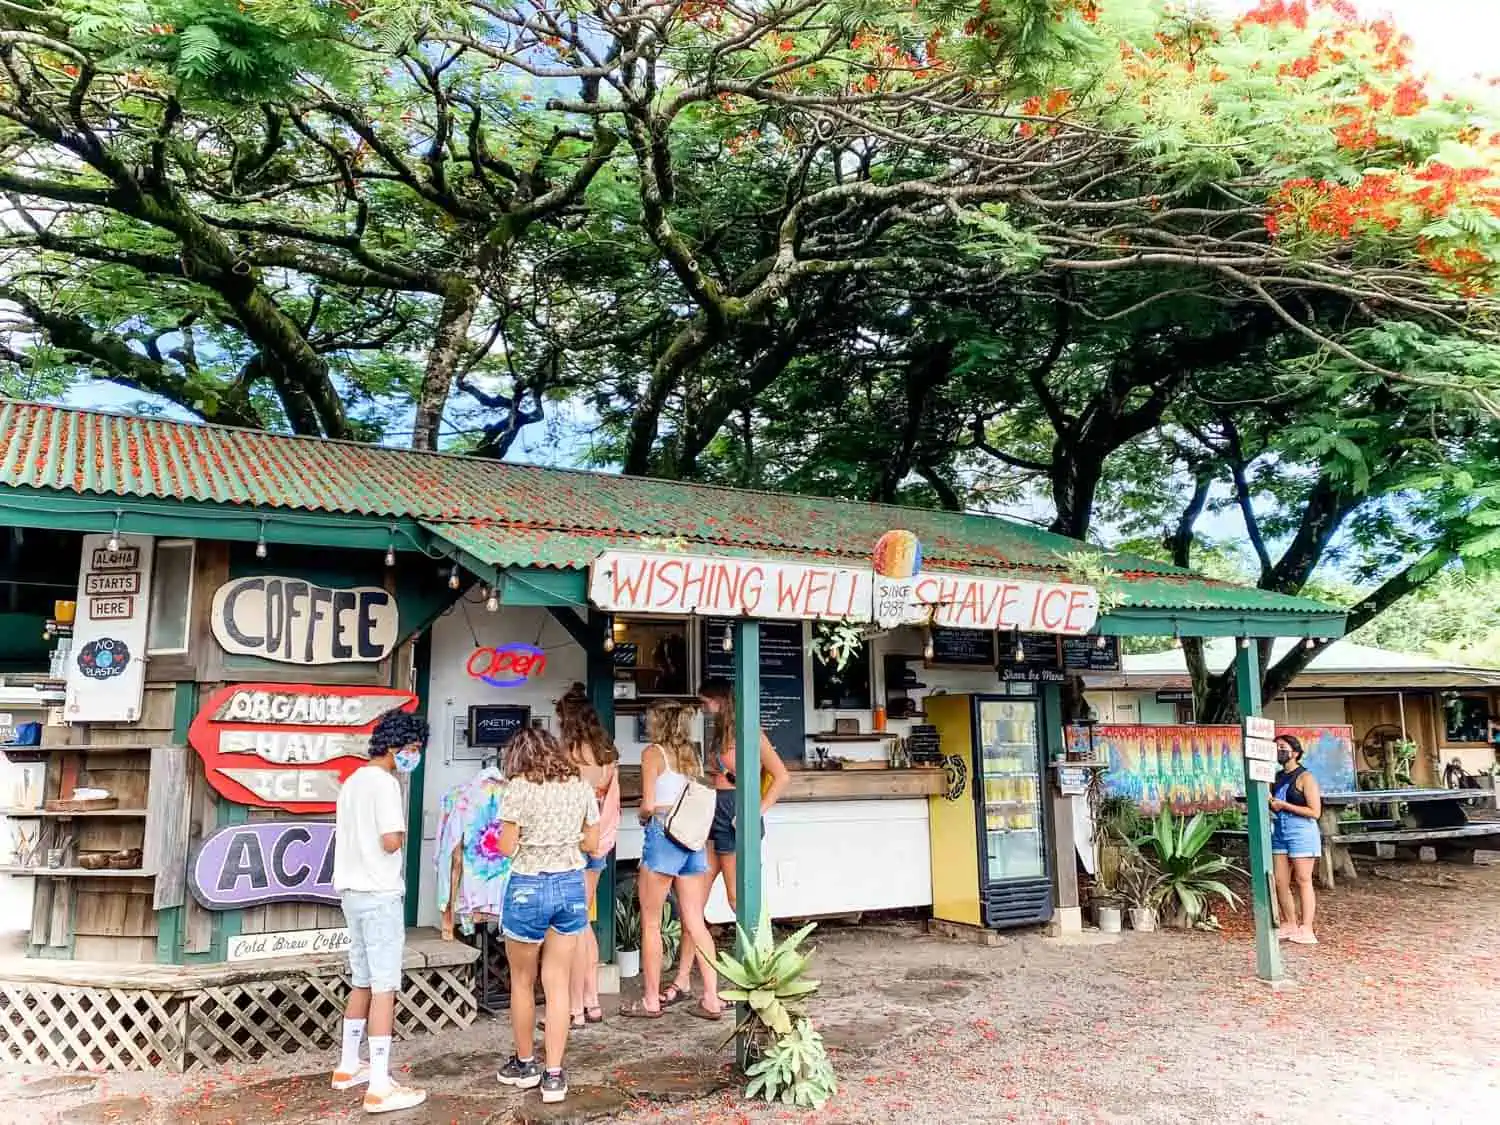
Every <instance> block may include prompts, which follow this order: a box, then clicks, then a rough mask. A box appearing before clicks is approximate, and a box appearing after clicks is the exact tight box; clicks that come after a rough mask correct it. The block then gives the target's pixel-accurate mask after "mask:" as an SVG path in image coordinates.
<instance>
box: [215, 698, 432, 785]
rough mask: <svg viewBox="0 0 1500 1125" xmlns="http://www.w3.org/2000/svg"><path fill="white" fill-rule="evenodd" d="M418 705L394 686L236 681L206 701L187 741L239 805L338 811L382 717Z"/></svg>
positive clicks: (217, 781)
mask: <svg viewBox="0 0 1500 1125" xmlns="http://www.w3.org/2000/svg"><path fill="white" fill-rule="evenodd" d="M416 707H417V697H416V696H414V695H412V694H411V693H410V692H405V691H393V690H391V689H389V688H377V687H312V686H307V685H300V684H233V685H231V686H230V687H226V688H220V689H219V690H218V691H215V692H214V693H212V694H211V695H210V696H209V697H208V698H207V699H206V700H205V701H204V704H203V708H202V710H201V711H200V712H199V713H198V717H197V718H196V719H195V720H194V721H193V725H192V726H191V727H189V728H188V742H189V743H191V744H192V747H193V749H194V750H196V751H197V752H198V754H199V756H200V757H201V758H202V759H203V770H204V775H205V776H206V777H207V779H208V783H209V785H210V786H212V787H213V788H214V790H215V791H216V792H218V793H220V794H222V795H223V796H225V797H227V798H228V799H229V800H231V801H234V802H235V803H236V804H241V805H260V806H264V807H271V808H280V809H287V810H289V811H291V812H300V813H314V812H332V811H333V805H334V802H335V801H336V800H337V799H338V794H339V786H340V785H342V784H343V782H344V778H346V777H348V776H349V775H350V774H351V773H353V772H354V771H355V770H356V769H358V768H359V767H360V766H361V765H362V764H363V763H364V762H365V760H366V759H367V757H368V754H369V748H370V732H371V731H372V730H373V729H374V727H375V723H376V721H377V720H378V719H379V718H380V716H381V715H383V714H384V713H385V712H387V711H391V710H396V709H400V710H403V711H414V710H416Z"/></svg>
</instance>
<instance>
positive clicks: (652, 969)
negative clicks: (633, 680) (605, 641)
mask: <svg viewBox="0 0 1500 1125" xmlns="http://www.w3.org/2000/svg"><path fill="white" fill-rule="evenodd" d="M691 717H692V709H691V708H690V707H687V706H685V705H684V704H681V703H674V702H671V701H669V700H662V701H660V702H657V703H653V704H652V705H651V709H650V710H649V711H647V712H646V734H647V736H648V737H649V738H650V740H651V744H650V745H649V746H647V747H646V749H645V752H644V753H643V754H642V755H641V812H640V817H641V823H642V824H643V825H645V827H646V840H645V845H644V847H643V849H642V851H641V866H640V870H639V871H638V872H637V874H636V890H637V892H638V893H639V895H640V900H641V975H642V977H643V978H644V980H643V988H642V992H641V999H640V1001H639V1002H638V1003H635V1004H627V1005H625V1006H624V1007H622V1008H621V1009H620V1014H621V1015H622V1016H627V1017H630V1018H633V1019H650V1020H655V1019H660V1018H661V1014H662V1011H661V971H662V943H661V911H662V907H663V905H665V903H666V901H667V894H668V892H670V891H671V890H673V888H674V887H675V889H676V891H677V909H678V911H679V912H680V913H681V915H682V929H683V933H684V934H686V935H687V936H688V937H690V938H691V939H692V942H693V950H694V952H695V953H696V955H697V957H698V965H699V968H700V969H701V970H702V972H703V999H702V1000H701V1001H700V1002H699V1003H698V1004H696V1005H694V1006H693V1007H692V1008H690V1009H689V1010H688V1011H689V1014H690V1015H694V1016H697V1017H698V1018H699V1019H705V1020H717V1019H720V1018H722V1016H723V1015H724V1002H723V1001H722V1000H720V999H719V982H718V973H717V972H716V971H715V969H714V956H715V953H714V939H713V936H712V935H711V934H710V933H709V932H708V923H707V922H706V921H705V920H704V918H703V910H704V907H705V906H706V905H707V902H708V880H707V879H706V878H705V873H706V872H707V871H708V856H707V855H706V854H705V852H704V851H703V849H702V848H700V849H698V850H697V851H689V850H688V849H687V848H684V847H683V846H682V845H681V844H679V843H677V842H676V841H675V840H673V839H672V838H671V837H670V836H668V835H667V833H666V830H665V829H664V828H663V827H662V822H661V818H662V817H663V816H665V815H666V814H667V813H668V812H670V811H671V809H672V806H673V805H674V804H676V803H677V798H678V797H680V796H682V791H683V790H684V789H685V788H687V783H688V780H689V779H690V778H695V777H699V776H701V775H702V773H703V764H702V762H701V761H700V760H699V758H698V751H697V749H696V748H695V747H694V746H693V742H692V738H691V737H690V735H689V726H688V724H689V721H690V720H691Z"/></svg>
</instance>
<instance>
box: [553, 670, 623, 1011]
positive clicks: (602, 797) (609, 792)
mask: <svg viewBox="0 0 1500 1125" xmlns="http://www.w3.org/2000/svg"><path fill="white" fill-rule="evenodd" d="M557 718H558V723H559V726H560V727H561V729H562V744H563V746H564V748H565V749H566V750H567V751H568V753H569V754H570V755H571V756H572V758H573V762H574V764H576V765H577V766H578V772H579V775H580V776H581V777H582V778H583V780H584V781H587V782H588V783H589V785H591V786H592V787H593V790H594V796H595V797H596V798H597V799H598V801H599V842H598V846H597V847H596V848H595V849H594V851H593V852H592V853H591V854H589V855H587V856H585V857H584V858H585V861H586V862H585V866H584V871H583V881H584V891H585V893H586V894H587V896H588V907H589V911H590V912H591V913H592V912H593V910H594V909H595V903H596V902H597V901H598V895H599V877H600V875H602V874H603V873H604V868H605V867H606V866H607V865H608V864H609V854H610V852H612V851H614V849H615V840H616V838H617V837H618V836H619V833H620V770H619V761H620V752H619V751H618V750H617V749H615V740H614V739H613V738H611V737H610V735H609V732H608V731H606V730H605V729H604V724H603V722H602V721H601V720H600V718H599V712H598V711H596V710H595V709H594V705H593V704H592V703H590V702H589V697H588V689H587V688H585V687H584V686H583V684H574V685H573V686H572V687H570V688H569V689H568V692H567V694H566V695H564V696H563V697H562V698H561V699H559V700H558V701H557ZM570 1010H571V1012H572V1015H571V1020H572V1024H573V1029H574V1030H575V1031H576V1030H578V1029H579V1028H582V1027H586V1026H587V1025H588V1024H591V1023H603V1022H604V1009H603V1008H601V1007H600V1006H599V941H598V938H596V937H595V936H594V928H593V927H592V926H588V927H585V929H584V931H583V934H582V936H581V937H580V938H579V941H578V955H577V959H576V960H575V961H574V963H573V991H572V1006H571V1009H570Z"/></svg>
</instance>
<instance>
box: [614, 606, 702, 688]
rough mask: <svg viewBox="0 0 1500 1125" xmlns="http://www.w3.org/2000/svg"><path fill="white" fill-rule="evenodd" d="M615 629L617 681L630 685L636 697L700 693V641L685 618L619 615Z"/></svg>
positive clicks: (615, 621) (615, 620)
mask: <svg viewBox="0 0 1500 1125" xmlns="http://www.w3.org/2000/svg"><path fill="white" fill-rule="evenodd" d="M612 628H613V630H614V631H613V634H612V636H613V638H614V650H613V652H611V654H610V655H611V658H612V659H613V661H614V668H615V682H616V683H626V684H629V685H631V687H630V691H631V694H632V696H633V697H635V698H638V699H653V698H661V697H674V696H675V697H685V696H691V695H693V694H695V693H696V692H697V690H698V677H697V676H696V675H695V674H694V669H695V668H696V667H697V665H698V660H697V655H698V652H697V646H698V641H697V637H696V636H695V633H696V630H694V629H692V628H691V627H690V622H689V621H688V620H687V619H686V618H660V617H651V618H629V617H616V618H615V619H614V623H613V626H612Z"/></svg>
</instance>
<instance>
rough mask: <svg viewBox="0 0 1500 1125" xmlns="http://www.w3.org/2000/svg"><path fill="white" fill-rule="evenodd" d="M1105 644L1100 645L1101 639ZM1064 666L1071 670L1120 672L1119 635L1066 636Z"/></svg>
mask: <svg viewBox="0 0 1500 1125" xmlns="http://www.w3.org/2000/svg"><path fill="white" fill-rule="evenodd" d="M1101 640H1102V641H1103V642H1104V646H1103V647H1102V648H1101V647H1100V646H1099V642H1100V641H1101ZM1062 661H1063V667H1064V668H1065V669H1067V670H1068V671H1069V672H1118V671H1119V670H1120V638H1119V637H1064V638H1063V641H1062Z"/></svg>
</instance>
